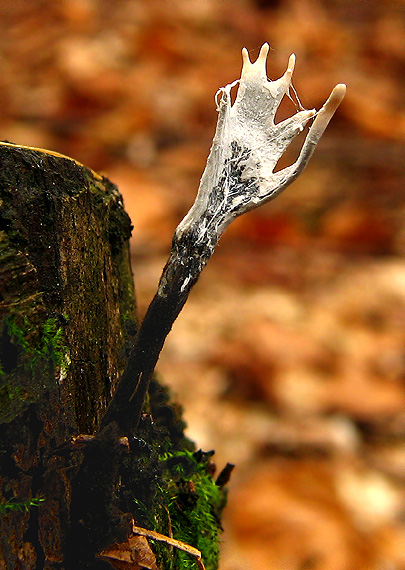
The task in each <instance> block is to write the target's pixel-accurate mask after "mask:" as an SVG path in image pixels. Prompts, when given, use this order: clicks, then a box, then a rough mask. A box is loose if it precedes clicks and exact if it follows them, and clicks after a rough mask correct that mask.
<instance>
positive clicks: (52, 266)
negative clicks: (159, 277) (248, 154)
mask: <svg viewBox="0 0 405 570" xmlns="http://www.w3.org/2000/svg"><path fill="white" fill-rule="evenodd" d="M130 234H131V222H130V219H129V217H128V215H127V214H126V212H125V210H124V208H123V202H122V197H121V195H120V193H119V192H118V189H117V188H116V187H115V186H114V185H113V184H112V183H111V182H110V181H109V180H107V179H106V178H104V177H102V176H100V175H99V174H97V173H95V172H93V171H91V170H89V169H88V168H86V167H84V166H83V165H81V164H79V163H77V162H76V161H74V160H73V159H70V158H68V157H64V156H62V155H59V154H57V153H53V152H50V151H45V150H41V149H33V148H30V147H23V146H19V145H14V144H12V143H0V569H1V570H16V569H21V570H31V569H32V570H34V569H35V570H41V569H47V570H48V569H49V570H50V569H54V570H56V569H58V570H81V569H83V570H84V569H87V570H97V569H102V568H112V567H117V568H118V567H121V566H120V565H119V564H120V560H116V558H115V557H116V553H117V552H121V553H122V552H124V554H122V556H124V557H125V556H129V557H130V558H131V560H132V562H131V566H129V567H128V568H129V569H131V570H138V569H142V568H149V569H153V568H156V569H157V568H159V569H161V570H165V569H166V568H178V567H182V564H183V562H182V561H183V560H184V557H186V558H187V557H189V554H187V549H186V552H184V551H181V549H180V550H177V549H176V548H172V547H171V548H165V547H164V545H163V546H162V545H161V547H158V546H155V547H154V550H155V553H153V552H152V550H150V547H149V544H148V542H147V540H146V538H145V536H148V533H147V532H146V534H145V533H144V534H143V536H138V537H134V536H133V529H134V523H135V524H136V525H138V526H139V527H143V528H144V529H145V528H146V529H150V530H151V531H152V534H153V533H154V532H155V534H156V531H158V533H160V535H162V533H163V535H164V534H166V535H170V534H171V532H172V531H173V530H174V529H175V531H176V535H175V536H174V538H178V539H180V540H183V541H186V542H187V543H188V544H192V545H193V546H194V547H197V549H199V550H200V551H203V558H204V561H205V563H206V568H207V570H209V569H211V570H214V569H215V568H216V567H217V562H218V533H219V530H220V518H219V517H220V512H221V510H222V507H223V506H224V504H225V491H224V490H223V486H224V484H225V483H226V481H227V479H228V478H229V474H228V471H229V466H228V467H227V468H226V469H225V470H224V471H223V473H222V474H220V476H219V478H218V479H217V481H218V483H215V481H214V480H213V473H214V465H213V464H212V463H211V461H210V457H211V455H212V453H208V454H204V453H202V452H195V448H194V444H193V443H192V442H190V441H189V440H188V439H187V438H186V437H185V435H184V431H183V428H184V424H183V422H182V420H181V414H180V411H179V409H178V407H176V406H175V405H173V404H171V403H170V401H169V395H168V393H167V390H166V389H164V388H162V387H161V386H160V384H159V383H158V382H157V380H156V379H152V381H151V383H150V386H149V393H148V401H147V404H146V406H145V410H144V413H143V414H142V418H141V421H140V424H139V427H138V430H137V433H136V435H133V434H131V435H130V437H129V438H126V437H124V438H123V437H121V436H122V433H121V434H118V432H117V433H115V431H114V424H112V425H111V424H109V425H108V426H107V427H106V428H103V429H101V430H100V423H101V420H102V417H103V414H104V413H105V411H106V408H107V406H108V403H109V401H110V400H111V396H112V394H113V393H114V390H115V387H116V385H117V383H118V380H119V378H120V377H121V375H122V373H123V371H124V369H125V367H126V364H127V357H128V355H129V353H130V351H131V348H132V347H133V345H134V341H135V338H136V334H137V329H138V326H137V321H136V314H135V295H134V288H133V278H132V272H131V266H130V259H129V238H130ZM95 434H96V436H95ZM131 529H132V534H131ZM138 530H139V529H138ZM141 530H142V529H141ZM142 532H143V531H142ZM161 542H162V541H161ZM161 542H157V543H155V544H157V545H159V544H161ZM163 542H164V540H163ZM174 542H176V541H174ZM113 543H121V545H119V547H116V546H114V547H111V545H112V544H113ZM136 545H138V546H136ZM191 550H192V549H191ZM194 550H196V549H195V548H194ZM197 552H198V550H197ZM128 553H129V554H128ZM155 554H156V556H155ZM120 556H121V555H118V558H119V557H120ZM197 562H198V561H197ZM187 564H188V565H187V566H186V567H187V568H189V567H191V566H190V560H188V561H187ZM191 564H192V563H191ZM198 564H200V562H198ZM196 567H197V566H196ZM198 567H199V568H200V567H201V566H200V565H199V566H198Z"/></svg>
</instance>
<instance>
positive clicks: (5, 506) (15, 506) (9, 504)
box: [0, 497, 45, 516]
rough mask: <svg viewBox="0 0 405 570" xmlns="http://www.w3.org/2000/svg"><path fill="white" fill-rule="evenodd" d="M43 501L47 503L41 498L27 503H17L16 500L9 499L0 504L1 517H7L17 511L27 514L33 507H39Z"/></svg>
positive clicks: (29, 500) (35, 498)
mask: <svg viewBox="0 0 405 570" xmlns="http://www.w3.org/2000/svg"><path fill="white" fill-rule="evenodd" d="M43 501H45V499H43V498H41V497H34V498H32V499H28V500H26V501H16V500H15V498H13V499H9V500H8V501H6V502H4V503H0V516H6V515H8V514H9V513H12V512H16V511H25V512H27V511H28V510H29V509H30V508H32V507H39V505H40V504H41V503H42V502H43Z"/></svg>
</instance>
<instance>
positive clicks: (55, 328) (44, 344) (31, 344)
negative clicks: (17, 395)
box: [7, 316, 66, 369]
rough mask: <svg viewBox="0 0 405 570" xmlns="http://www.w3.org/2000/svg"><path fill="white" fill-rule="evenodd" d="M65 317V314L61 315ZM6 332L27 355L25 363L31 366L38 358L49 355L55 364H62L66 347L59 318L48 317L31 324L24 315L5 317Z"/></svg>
mask: <svg viewBox="0 0 405 570" xmlns="http://www.w3.org/2000/svg"><path fill="white" fill-rule="evenodd" d="M63 318H64V319H66V317H65V316H63ZM7 328H8V334H9V336H10V338H11V340H12V342H14V344H19V346H20V347H21V348H22V349H23V351H24V353H25V354H26V355H28V356H29V358H28V359H27V365H28V366H29V368H31V369H32V368H33V367H34V366H35V365H36V364H37V362H38V360H39V359H41V358H43V357H51V358H52V360H53V362H54V364H55V366H62V364H63V362H64V356H65V353H66V349H65V347H64V345H63V327H62V325H61V322H60V319H56V318H54V317H49V318H48V319H46V321H44V322H43V323H42V324H40V325H37V326H35V325H34V326H33V325H32V324H31V323H30V322H29V320H28V318H27V317H26V316H24V317H11V316H10V317H9V318H8V319H7Z"/></svg>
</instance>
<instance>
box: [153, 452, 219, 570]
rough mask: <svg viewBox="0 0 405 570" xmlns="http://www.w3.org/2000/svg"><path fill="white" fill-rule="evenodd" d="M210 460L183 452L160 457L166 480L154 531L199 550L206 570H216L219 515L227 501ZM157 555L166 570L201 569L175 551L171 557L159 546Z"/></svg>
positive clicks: (159, 496)
mask: <svg viewBox="0 0 405 570" xmlns="http://www.w3.org/2000/svg"><path fill="white" fill-rule="evenodd" d="M210 456H211V454H210V453H209V454H203V453H202V452H195V453H192V452H189V451H182V452H175V453H173V454H170V453H167V454H165V455H164V456H162V457H161V468H162V469H163V477H162V483H161V486H160V488H159V491H158V492H157V494H156V497H155V505H154V513H155V520H154V529H155V530H156V531H157V532H160V533H161V534H163V535H166V536H169V535H170V532H171V533H172V535H173V537H174V538H176V539H177V540H181V541H182V542H185V543H187V544H189V545H191V546H194V547H195V548H197V549H198V550H200V551H201V554H202V558H203V561H204V564H205V567H206V569H207V570H215V569H216V568H218V557H219V533H220V531H221V526H220V522H219V514H220V511H221V509H222V507H223V505H224V502H225V501H224V491H223V490H222V489H220V488H219V487H218V486H217V485H216V484H215V481H214V480H213V477H212V474H211V472H210V470H211V467H212V464H211V462H210ZM155 551H156V554H157V556H158V559H159V563H160V564H161V565H162V567H163V568H164V569H165V570H194V569H197V568H198V566H197V562H196V560H195V559H194V558H193V557H192V556H191V555H190V554H187V553H186V552H183V551H181V550H178V549H173V551H172V553H171V555H170V554H169V555H168V548H167V547H165V545H164V544H161V543H156V544H155ZM168 558H169V559H170V560H169V562H167V560H168ZM164 561H166V564H165V563H164Z"/></svg>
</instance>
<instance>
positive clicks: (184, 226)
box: [101, 44, 346, 435]
mask: <svg viewBox="0 0 405 570" xmlns="http://www.w3.org/2000/svg"><path fill="white" fill-rule="evenodd" d="M268 51H269V46H268V44H264V45H263V46H262V48H261V50H260V54H259V57H258V59H257V60H256V61H255V62H254V63H251V62H250V59H249V56H248V53H247V51H246V49H244V50H243V51H242V56H243V67H242V74H241V78H240V80H238V81H236V82H234V83H232V84H230V85H227V86H226V87H224V88H222V89H220V91H219V93H220V94H221V101H220V103H219V106H218V114H219V116H218V124H217V129H216V133H215V137H214V140H213V145H212V148H211V152H210V155H209V157H208V161H207V166H206V168H205V171H204V174H203V176H202V178H201V183H200V187H199V190H198V194H197V198H196V200H195V202H194V204H193V206H192V208H191V209H190V211H189V213H188V214H187V215H186V217H185V218H184V219H183V221H182V222H181V223H180V224H179V226H178V227H177V229H176V232H175V235H174V238H173V244H172V250H171V254H170V257H169V260H168V261H167V263H166V266H165V268H164V270H163V274H162V277H161V279H160V282H159V287H158V291H157V293H156V295H155V297H154V299H153V301H152V303H151V304H150V306H149V308H148V310H147V313H146V315H145V318H144V320H143V322H142V324H141V327H140V330H139V333H138V336H137V340H136V343H135V346H134V348H133V349H132V352H131V354H130V356H129V360H128V365H127V368H126V370H125V371H124V374H123V376H122V378H121V380H120V382H119V384H118V387H117V390H116V392H115V394H114V396H113V398H112V400H111V403H110V405H109V407H108V409H107V411H106V413H105V415H104V417H103V419H102V423H101V429H103V428H105V427H106V426H108V425H109V424H111V423H112V422H115V423H116V424H117V425H118V428H119V431H120V432H121V433H122V435H133V434H135V432H136V429H137V426H138V423H139V418H140V415H141V413H142V409H143V406H144V401H145V396H146V393H147V390H148V386H149V380H150V377H151V375H152V373H153V370H154V368H155V365H156V362H157V360H158V358H159V354H160V351H161V350H162V347H163V344H164V342H165V339H166V336H167V335H168V334H169V332H170V330H171V328H172V326H173V323H174V321H175V320H176V318H177V316H178V315H179V313H180V311H181V309H182V308H183V306H184V304H185V302H186V301H187V297H188V294H189V292H190V290H191V288H192V287H193V285H194V284H195V283H196V281H197V280H198V278H199V276H200V273H201V271H202V270H203V268H204V267H205V265H206V263H207V262H208V260H209V258H210V257H211V255H212V253H213V252H214V249H215V246H216V244H217V243H218V240H219V239H220V237H221V235H222V233H223V232H224V230H225V229H226V227H227V226H228V225H229V223H230V222H231V221H232V220H233V219H235V218H236V217H238V216H240V215H241V214H243V213H244V212H247V211H249V210H252V209H254V208H256V207H258V206H260V205H261V204H264V203H266V202H268V201H270V200H272V199H273V198H275V197H276V196H277V195H278V194H280V193H281V192H282V191H283V190H284V189H285V188H286V187H287V186H288V185H289V184H291V183H292V182H293V181H294V180H295V179H296V178H297V176H298V175H299V174H300V173H301V172H302V171H303V169H304V168H305V166H306V165H307V163H308V161H309V159H310V158H311V156H312V153H313V152H314V149H315V146H316V144H317V143H318V141H319V139H320V137H321V136H322V134H323V132H324V130H325V129H326V127H327V125H328V123H329V121H330V119H331V118H332V116H333V114H334V112H335V111H336V109H337V107H338V106H339V104H340V102H341V101H342V99H343V97H344V94H345V90H346V87H345V85H343V84H340V85H337V86H336V87H335V88H334V89H333V91H332V93H331V95H330V97H329V99H328V100H327V101H326V103H325V104H324V106H323V107H322V108H321V109H320V110H319V111H316V110H315V109H312V110H304V109H302V107H301V110H299V111H298V112H297V113H295V115H293V116H292V117H290V118H288V119H286V120H284V121H282V122H281V123H277V124H275V123H274V118H275V115H276V111H277V109H278V106H279V104H280V102H281V100H282V98H283V97H284V95H286V94H289V90H290V88H291V77H292V73H293V70H294V65H295V56H294V55H292V56H291V57H290V59H289V62H288V67H287V70H286V72H285V73H284V75H283V76H282V77H281V78H280V79H278V80H277V81H269V80H268V79H267V75H266V60H267V54H268ZM236 84H239V88H238V93H237V96H236V99H235V102H234V103H233V104H232V100H231V90H232V88H233V87H234V86H235V85H236ZM312 119H314V120H313V123H312V126H311V128H310V129H309V131H308V134H307V136H306V139H305V141H304V144H303V146H302V149H301V152H300V154H299V156H298V158H297V160H296V161H295V162H294V163H293V164H292V165H291V166H288V167H287V168H284V169H283V170H279V171H278V172H274V169H275V167H276V165H277V163H278V161H279V159H280V157H281V156H282V155H283V154H284V152H285V150H286V148H287V147H288V145H289V144H290V143H291V141H292V140H293V139H294V138H295V137H296V136H297V135H298V134H299V133H300V132H301V131H302V130H303V129H304V128H305V126H306V125H307V123H308V122H309V121H310V120H312Z"/></svg>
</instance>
